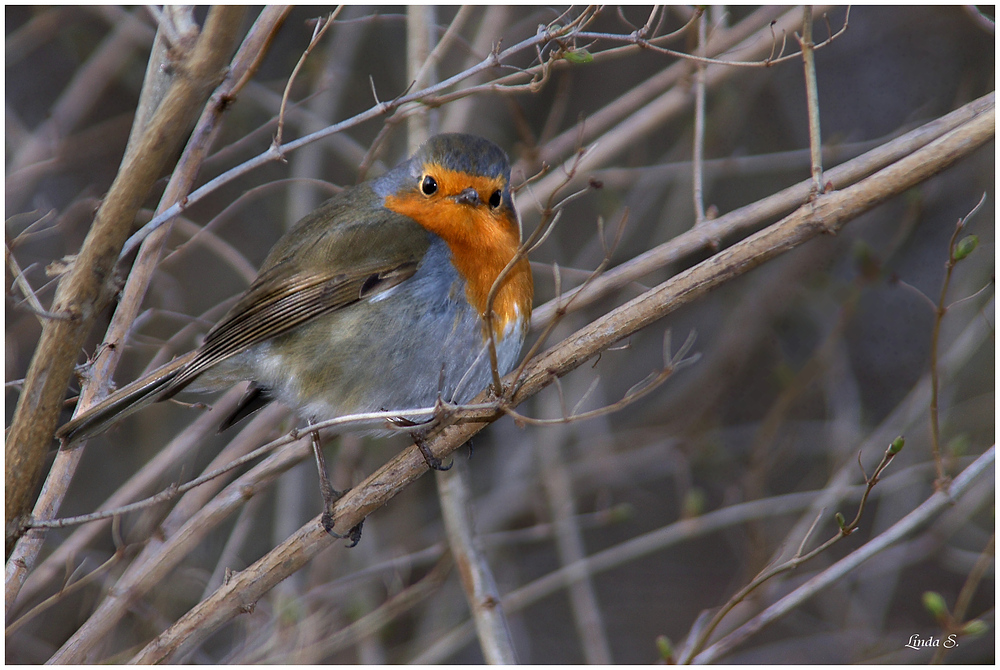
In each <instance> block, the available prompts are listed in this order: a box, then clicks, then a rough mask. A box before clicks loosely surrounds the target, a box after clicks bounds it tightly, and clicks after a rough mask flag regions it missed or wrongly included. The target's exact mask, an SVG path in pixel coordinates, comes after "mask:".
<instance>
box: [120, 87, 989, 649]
mask: <svg viewBox="0 0 1000 670" xmlns="http://www.w3.org/2000/svg"><path fill="white" fill-rule="evenodd" d="M994 133H995V110H994V108H993V106H992V104H991V105H989V106H988V108H987V109H985V110H983V111H982V113H980V114H978V115H976V116H974V117H973V118H972V119H971V120H969V121H967V122H966V123H964V124H962V125H961V126H959V127H958V128H957V129H955V130H953V131H951V132H949V133H947V134H945V135H944V136H942V137H940V138H939V139H937V140H935V141H934V142H932V143H930V144H929V145H927V146H925V147H923V148H921V149H919V150H917V151H915V152H913V153H912V154H910V155H909V156H906V157H905V158H903V159H901V160H899V161H897V162H896V163H894V164H892V165H890V166H889V167H887V168H885V169H883V170H881V171H879V172H877V173H876V174H873V175H872V176H870V177H868V178H866V179H864V180H862V181H861V182H859V183H857V184H855V185H854V186H852V187H850V188H847V189H845V190H843V191H835V192H831V193H826V194H821V195H820V196H819V197H818V198H817V199H816V200H815V201H813V202H810V203H808V204H807V205H805V206H803V207H801V208H799V209H798V210H796V211H795V212H794V213H792V214H791V215H789V216H787V217H786V218H784V219H783V220H781V221H779V222H778V223H776V224H774V225H772V226H770V227H769V228H767V229H765V230H763V231H760V232H759V233H757V234H755V235H753V236H751V237H749V238H747V239H746V240H743V241H741V242H739V243H737V244H735V245H733V246H732V247H730V248H728V249H726V250H724V251H722V252H720V253H718V254H716V255H715V256H713V257H711V258H709V259H707V260H705V261H703V262H701V263H699V264H697V265H695V266H693V267H691V268H690V269H688V270H686V271H685V272H682V273H680V274H678V275H676V276H675V277H672V278H671V279H669V280H668V281H666V282H664V283H663V284H661V285H659V286H658V287H656V288H654V289H651V290H650V291H647V292H646V293H645V294H643V295H641V296H639V297H638V298H636V299H634V300H632V301H631V302H629V303H627V304H625V305H623V306H621V307H619V308H617V309H615V310H613V311H611V312H610V313H608V314H606V315H605V316H603V317H601V318H599V319H597V320H596V321H594V322H593V323H591V324H590V325H588V326H586V327H584V328H583V329H581V330H579V331H577V332H576V333H575V334H573V335H571V336H570V337H568V338H567V339H565V340H563V341H562V342H561V343H559V344H558V345H556V346H554V347H552V348H551V349H549V350H548V351H546V352H544V353H543V354H541V355H539V356H537V357H536V358H535V359H533V361H532V362H531V363H530V364H529V365H528V366H527V367H526V369H525V371H524V378H523V379H522V380H520V381H521V382H522V383H521V385H520V387H519V389H518V390H517V392H516V393H515V394H514V396H513V398H512V400H511V402H512V404H514V405H516V404H518V403H520V402H522V401H524V400H525V399H527V398H529V397H531V396H533V395H534V394H536V393H538V391H540V390H541V389H543V388H545V387H546V386H548V385H549V384H550V383H552V381H553V380H554V379H555V378H556V377H559V376H563V375H565V374H567V373H569V372H570V371H572V370H573V369H575V368H577V367H578V366H580V365H582V364H583V363H584V362H586V361H587V360H589V359H590V358H592V357H593V356H595V355H597V354H598V353H599V352H601V351H603V350H604V349H606V348H607V347H609V346H611V345H612V344H614V343H615V342H617V341H619V340H621V339H623V338H624V337H627V336H628V335H630V334H631V333H634V332H636V331H637V330H639V329H641V328H643V327H645V326H647V325H649V324H651V323H653V322H654V321H656V320H657V319H659V318H662V317H663V316H665V315H667V314H669V313H670V312H672V311H674V310H676V309H677V308H678V307H680V306H681V305H684V304H687V303H689V302H691V301H693V300H694V299H696V298H698V297H700V296H702V295H704V294H705V293H706V292H708V291H710V290H711V289H713V288H715V287H717V286H719V285H721V284H723V283H725V282H727V281H729V280H731V279H733V278H735V277H738V276H740V275H742V274H744V273H746V272H748V271H749V270H751V269H753V268H755V267H757V266H759V265H761V264H763V263H765V262H767V261H769V260H771V259H773V258H775V257H777V256H779V255H781V254H783V253H785V252H787V251H789V250H791V249H794V248H795V247H797V246H799V245H801V244H803V243H805V242H806V241H808V240H810V239H813V238H814V237H816V236H818V235H820V234H835V233H836V232H837V231H838V230H840V228H841V227H843V226H844V225H845V224H846V223H847V222H848V221H850V220H851V219H853V218H855V217H857V216H859V215H860V214H862V213H864V212H866V211H868V210H870V209H871V208H873V207H875V206H876V205H878V204H879V203H881V202H884V201H885V200H887V199H888V198H890V197H893V196H896V195H899V194H900V193H902V192H904V191H905V190H907V189H909V188H911V187H912V186H913V185H915V184H917V183H920V182H921V181H923V180H926V179H928V178H929V177H931V176H933V175H934V174H937V173H938V172H940V171H941V170H944V169H945V168H947V167H948V166H950V165H952V164H953V163H955V162H956V161H958V160H960V159H961V158H963V157H965V156H968V155H969V154H970V153H972V152H973V151H975V150H976V149H978V148H979V147H981V146H982V145H983V144H984V143H986V142H988V141H989V140H990V139H992V138H993V136H994ZM505 381H506V382H507V383H508V384H509V383H513V382H514V381H515V380H514V379H513V378H512V376H509V377H508V379H506V380H505ZM483 397H484V398H485V395H484V396H483ZM488 423H489V420H477V421H474V422H470V423H461V424H453V425H449V426H447V427H445V428H443V429H441V430H440V431H439V432H438V433H437V434H436V435H434V436H433V437H432V438H430V439H428V442H427V446H428V447H429V448H430V449H431V451H432V453H433V454H434V455H435V456H437V457H439V458H441V457H444V456H447V455H448V454H450V453H451V452H452V451H454V450H455V449H457V448H458V447H459V446H461V445H462V444H464V443H465V442H466V441H468V439H469V438H471V437H472V436H473V435H475V434H476V433H477V432H479V431H480V430H482V429H483V428H484V427H485V426H486V425H488ZM426 470H427V464H426V462H425V460H424V458H423V456H421V454H420V452H419V450H418V449H417V447H416V446H415V445H413V446H410V447H409V448H407V449H406V450H404V451H403V452H402V453H400V454H398V455H397V456H396V457H395V458H393V459H392V460H391V461H389V462H388V463H387V464H386V465H384V466H383V467H382V468H380V469H379V470H378V471H376V472H375V473H373V474H372V475H371V476H369V477H368V479H366V480H365V481H364V482H363V483H361V484H360V485H358V486H357V487H355V488H354V489H352V490H351V491H349V492H347V493H346V494H345V495H344V497H343V498H341V499H340V500H339V501H338V503H337V505H336V506H335V507H334V510H333V516H334V518H335V520H336V525H335V529H336V530H339V531H340V532H344V531H346V530H348V529H349V528H352V527H353V526H355V525H357V524H358V523H359V522H361V521H362V520H363V519H364V518H365V517H366V516H367V515H369V514H370V513H371V512H372V511H374V510H375V509H377V508H378V507H380V506H382V505H383V504H385V503H386V502H387V501H388V500H390V499H391V498H393V497H394V496H395V495H396V493H398V492H399V491H401V490H402V489H403V488H405V486H406V485H408V484H409V483H411V482H412V481H414V480H415V479H416V478H417V477H419V476H420V475H421V474H423V473H424V472H426ZM331 541H332V540H331V539H330V537H329V536H328V535H327V534H326V532H325V531H324V530H323V527H322V526H321V524H320V522H319V518H318V517H317V518H315V519H313V520H312V521H310V522H309V523H308V524H306V525H305V526H303V527H302V528H301V529H300V530H299V531H297V532H296V533H295V534H293V535H292V536H291V537H289V538H288V540H286V541H285V542H284V543H282V544H281V545H280V546H278V547H276V548H275V549H273V550H272V551H271V552H269V553H268V554H267V555H265V556H264V557H262V558H261V559H260V560H258V561H257V562H256V563H254V564H253V565H251V566H250V567H248V568H247V569H246V570H244V571H242V572H240V573H238V574H236V575H234V576H233V577H232V579H230V580H229V582H228V583H227V584H225V585H223V586H222V587H220V588H219V590H217V591H216V592H215V593H213V594H212V596H210V597H209V598H208V599H206V600H204V601H202V602H201V603H199V604H198V605H197V606H196V607H194V608H193V609H191V610H190V611H189V612H188V613H187V614H185V615H184V616H183V617H181V619H180V620H178V621H177V623H175V624H174V625H173V626H171V627H170V628H168V629H167V630H166V631H164V632H163V633H162V634H161V635H159V636H158V637H157V638H156V639H154V640H153V641H152V642H150V643H149V644H148V645H147V646H146V647H145V648H144V649H143V650H142V651H141V652H140V653H139V654H138V655H137V656H136V657H135V658H134V659H133V660H134V661H136V662H167V661H169V660H170V659H172V658H175V657H176V655H177V654H179V653H184V652H185V651H186V650H189V649H191V648H193V647H194V646H195V645H197V644H198V643H199V642H200V641H201V640H203V639H205V638H206V637H207V636H208V635H210V634H211V633H212V632H213V631H214V630H216V629H217V628H218V627H219V626H220V625H222V624H223V623H225V622H226V621H229V620H230V619H232V618H233V617H234V616H236V615H237V614H238V613H239V612H241V611H245V608H247V607H249V606H252V604H253V603H254V602H256V600H257V599H258V598H260V597H261V596H262V595H263V594H265V593H266V592H267V591H268V590H270V589H271V588H273V586H274V585H275V584H277V583H278V582H280V581H281V580H283V579H285V578H286V577H287V576H288V575H289V574H291V573H292V572H294V571H296V570H298V569H299V568H301V567H302V566H303V565H304V564H305V563H306V562H307V561H309V560H310V559H311V558H312V557H314V556H315V555H316V554H317V553H318V552H319V551H320V550H321V549H324V548H326V547H327V546H329V544H330V542H331Z"/></svg>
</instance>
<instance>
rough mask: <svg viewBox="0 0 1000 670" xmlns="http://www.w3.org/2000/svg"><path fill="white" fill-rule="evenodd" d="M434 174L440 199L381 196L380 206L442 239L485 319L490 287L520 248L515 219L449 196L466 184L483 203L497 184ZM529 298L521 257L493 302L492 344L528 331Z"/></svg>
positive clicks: (525, 263) (471, 300) (527, 268)
mask: <svg viewBox="0 0 1000 670" xmlns="http://www.w3.org/2000/svg"><path fill="white" fill-rule="evenodd" d="M436 174H437V175H438V177H437V178H438V181H439V182H440V191H439V195H440V196H441V197H433V198H428V197H425V196H423V195H421V194H420V193H417V192H410V193H402V194H399V195H390V196H388V197H386V199H385V206H386V207H387V208H388V209H390V210H392V211H394V212H396V213H398V214H402V215H404V216H408V217H410V218H411V219H413V220H414V221H416V222H417V223H419V224H420V225H421V226H422V227H424V228H425V229H427V230H429V231H430V232H432V233H434V234H435V235H437V236H438V237H440V238H441V239H443V240H444V241H445V243H446V244H447V245H448V248H449V249H450V250H451V255H452V260H453V262H454V264H455V269H456V270H458V272H459V274H461V275H462V276H463V277H464V278H465V280H466V289H465V293H466V298H468V300H469V303H470V304H471V305H472V306H473V307H474V308H475V309H476V311H477V312H479V314H480V316H481V317H484V321H485V314H486V303H487V302H488V300H489V294H490V290H491V289H492V287H493V283H494V282H495V281H496V279H497V277H499V276H500V273H501V272H503V270H504V268H505V267H506V266H507V264H508V263H510V261H511V260H512V259H513V258H514V256H515V254H516V253H517V249H518V246H519V244H520V234H519V230H518V225H517V221H516V220H514V219H513V217H511V216H509V215H508V214H507V213H505V212H499V211H492V210H490V209H489V208H487V207H486V206H484V205H483V206H471V205H468V204H462V203H458V202H455V201H454V200H452V199H450V198H449V197H448V196H449V195H454V194H457V193H460V192H461V191H462V190H463V189H464V188H468V187H470V186H471V187H472V188H475V189H476V190H477V191H479V193H480V197H482V199H483V202H486V200H488V198H489V194H490V193H491V192H492V191H493V190H494V189H495V188H497V180H493V179H489V178H487V177H474V176H470V175H467V174H461V175H459V174H458V173H453V175H448V176H447V177H445V178H444V179H442V177H441V176H440V174H441V173H440V172H439V173H436ZM449 177H451V178H449ZM453 180H454V181H453ZM484 194H485V195H484ZM533 296H534V286H533V283H532V278H531V266H530V264H529V263H528V259H527V258H526V257H523V258H521V259H519V260H518V261H517V263H516V264H515V265H514V266H513V267H512V268H511V269H510V271H509V272H508V273H507V276H506V277H505V278H504V281H503V285H502V286H501V287H500V289H499V290H498V291H497V294H496V298H495V299H494V301H493V335H494V337H495V338H497V340H501V339H503V338H504V337H505V336H506V335H508V334H511V333H512V332H514V331H513V329H515V328H517V329H519V330H520V333H519V334H523V332H524V331H525V330H527V327H528V322H529V321H530V319H531V301H532V298H533ZM483 334H484V337H485V332H484V333H483Z"/></svg>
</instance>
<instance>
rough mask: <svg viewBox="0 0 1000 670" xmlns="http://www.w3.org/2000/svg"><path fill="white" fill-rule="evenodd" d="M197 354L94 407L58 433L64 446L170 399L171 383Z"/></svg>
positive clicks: (143, 378) (186, 356)
mask: <svg viewBox="0 0 1000 670" xmlns="http://www.w3.org/2000/svg"><path fill="white" fill-rule="evenodd" d="M197 353H198V352H197V351H192V352H190V353H188V354H185V355H184V356H180V357H178V358H175V359H174V360H172V361H170V362H169V363H167V364H166V365H163V366H161V367H159V368H157V369H155V370H153V371H152V372H150V373H149V374H148V375H146V376H145V377H142V378H140V379H137V380H136V381H134V382H132V383H131V384H129V385H127V386H123V387H122V388H120V389H118V390H117V391H115V392H114V393H112V394H111V395H109V396H108V397H107V398H105V399H104V400H102V401H101V402H99V403H97V404H96V405H94V406H93V407H90V408H88V409H86V410H84V411H83V412H81V413H80V414H78V415H77V416H75V417H73V419H72V420H70V421H69V422H67V423H65V424H63V426H62V427H61V428H60V429H59V430H57V431H56V438H57V439H59V440H62V441H63V445H64V446H68V445H69V444H71V443H73V442H76V441H77V440H83V439H87V438H90V437H93V436H95V435H97V434H99V433H102V432H104V431H105V430H107V429H108V428H110V427H111V426H112V425H113V424H114V423H116V422H118V421H120V420H121V419H124V418H125V417H126V416H128V415H130V414H132V413H133V412H136V411H138V410H140V409H142V408H143V407H146V406H147V405H151V404H152V403H154V402H156V401H157V400H162V399H163V398H164V397H169V395H172V393H169V394H167V393H166V392H168V391H174V390H175V389H172V388H171V382H172V381H173V380H174V379H175V378H176V377H177V375H178V374H179V373H180V372H181V371H182V370H183V369H184V368H185V367H186V366H187V364H188V363H190V362H191V361H192V360H193V359H194V357H195V355H196V354H197Z"/></svg>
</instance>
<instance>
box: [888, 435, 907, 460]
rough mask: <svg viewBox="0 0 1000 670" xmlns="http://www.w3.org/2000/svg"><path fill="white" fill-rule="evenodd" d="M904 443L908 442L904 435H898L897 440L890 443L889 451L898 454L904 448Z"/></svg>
mask: <svg viewBox="0 0 1000 670" xmlns="http://www.w3.org/2000/svg"><path fill="white" fill-rule="evenodd" d="M904 444H906V440H905V439H904V438H903V436H902V435H900V436H899V437H897V438H896V439H895V440H893V441H892V444H890V445H889V453H890V454H892V455H893V456H895V455H896V454H898V453H899V452H901V451H902V450H903V445H904Z"/></svg>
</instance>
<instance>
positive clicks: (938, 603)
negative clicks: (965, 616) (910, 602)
mask: <svg viewBox="0 0 1000 670" xmlns="http://www.w3.org/2000/svg"><path fill="white" fill-rule="evenodd" d="M923 600H924V609H925V610H927V611H928V612H930V614H931V616H933V617H934V618H935V619H941V618H943V617H946V616H948V605H947V604H946V603H945V602H944V597H943V596H942V595H941V594H940V593H938V592H936V591H924V596H923Z"/></svg>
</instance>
